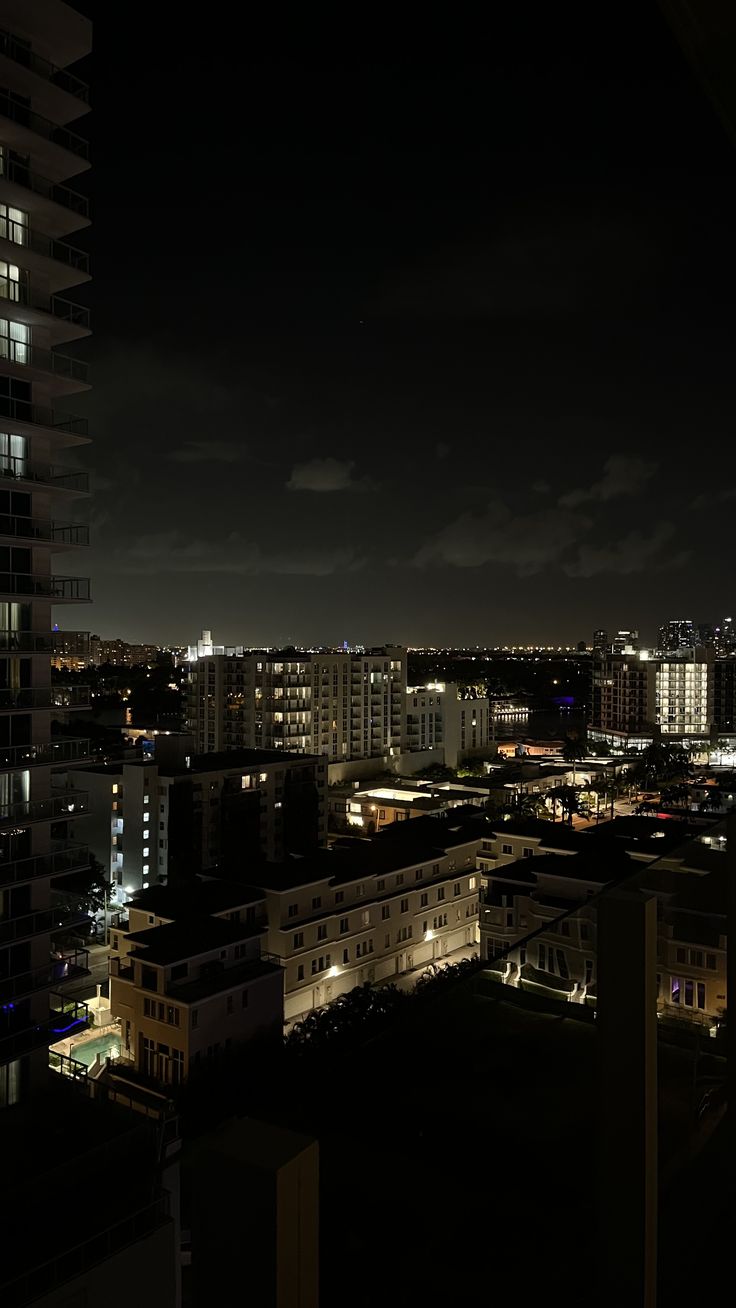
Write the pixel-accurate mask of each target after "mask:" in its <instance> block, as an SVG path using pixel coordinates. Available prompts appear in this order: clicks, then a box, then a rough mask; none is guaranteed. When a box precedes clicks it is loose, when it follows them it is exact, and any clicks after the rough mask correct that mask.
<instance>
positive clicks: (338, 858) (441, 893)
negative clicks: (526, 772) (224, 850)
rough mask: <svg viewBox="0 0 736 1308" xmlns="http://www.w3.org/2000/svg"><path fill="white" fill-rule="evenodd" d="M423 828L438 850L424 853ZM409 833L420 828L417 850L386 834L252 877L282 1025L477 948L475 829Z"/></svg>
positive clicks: (442, 824)
mask: <svg viewBox="0 0 736 1308" xmlns="http://www.w3.org/2000/svg"><path fill="white" fill-rule="evenodd" d="M428 822H429V823H432V826H431V827H430V828H429V830H431V831H433V832H435V834H436V835H438V836H439V838H440V840H441V843H440V840H438V843H437V844H434V843H428V841H427V837H426V832H427V830H428V828H427V825H426V824H427V823H428ZM413 827H418V828H423V829H422V831H421V832H420V833H419V836H418V838H417V840H412V839H410V838H404V839H399V838H394V837H393V835H390V834H389V833H388V832H385V833H383V834H381V835H380V836H378V837H376V838H375V839H374V840H371V841H356V842H354V843H351V844H350V845H348V846H345V847H343V848H339V847H335V848H333V849H332V850H329V851H323V853H322V854H321V855H320V856H318V857H317V858H316V859H311V860H306V859H305V860H300V859H293V860H287V862H286V864H282V865H280V866H274V867H272V868H268V869H265V870H258V871H257V872H256V873H255V875H257V876H258V878H259V879H260V884H261V887H262V889H263V892H264V895H265V898H266V910H267V915H268V944H267V949H268V952H269V954H271V955H273V956H275V957H277V958H279V959H280V960H281V962H282V964H283V967H284V991H285V1001H284V1013H285V1017H286V1018H287V1019H291V1018H295V1017H299V1016H300V1015H301V1014H304V1013H307V1012H309V1011H310V1010H311V1009H313V1008H318V1007H320V1005H322V1004H326V1003H329V1002H330V1000H332V999H335V998H337V996H338V995H340V994H344V993H345V992H346V991H347V990H352V988H353V987H354V986H357V985H361V984H363V983H365V982H374V981H380V980H382V979H383V978H386V977H393V976H400V975H402V974H403V973H405V972H410V971H412V969H414V968H417V967H420V966H422V965H424V964H426V963H429V962H431V961H432V960H433V959H440V958H445V957H446V956H447V955H448V954H450V953H452V951H453V950H456V949H460V948H462V947H464V946H475V945H476V944H477V941H478V888H479V878H478V874H477V872H476V866H475V857H476V850H477V848H478V843H479V834H478V827H477V825H475V824H471V825H469V826H468V825H466V824H463V825H462V826H460V825H458V827H457V828H455V829H454V830H453V828H452V825H451V822H450V820H444V819H437V820H433V819H424V820H423V821H422V820H421V819H420V820H418V821H417V822H411V823H405V824H402V828H403V829H404V831H405V830H406V829H407V828H413ZM443 832H444V837H443Z"/></svg>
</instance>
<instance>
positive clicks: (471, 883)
mask: <svg viewBox="0 0 736 1308" xmlns="http://www.w3.org/2000/svg"><path fill="white" fill-rule="evenodd" d="M468 890H475V877H469V878H468Z"/></svg>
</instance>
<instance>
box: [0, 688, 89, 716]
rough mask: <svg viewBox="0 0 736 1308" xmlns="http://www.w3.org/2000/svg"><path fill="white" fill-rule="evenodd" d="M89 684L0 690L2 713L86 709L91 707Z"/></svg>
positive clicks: (0, 709)
mask: <svg viewBox="0 0 736 1308" xmlns="http://www.w3.org/2000/svg"><path fill="white" fill-rule="evenodd" d="M90 703H91V700H90V689H89V686H44V687H41V688H39V687H33V686H21V687H11V688H8V687H6V688H5V689H3V690H0V713H18V712H22V711H23V710H24V709H86V708H89V707H90Z"/></svg>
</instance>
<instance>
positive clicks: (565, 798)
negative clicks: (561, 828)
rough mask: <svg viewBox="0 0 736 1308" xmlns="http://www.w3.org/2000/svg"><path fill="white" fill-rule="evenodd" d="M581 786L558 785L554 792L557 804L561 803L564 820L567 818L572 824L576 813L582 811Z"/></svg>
mask: <svg viewBox="0 0 736 1308" xmlns="http://www.w3.org/2000/svg"><path fill="white" fill-rule="evenodd" d="M580 794H581V791H580V787H579V786H557V788H556V790H554V792H553V799H554V802H555V804H559V806H560V808H561V810H562V821H563V822H564V821H565V820H567V822H568V824H569V825H570V826H572V819H573V816H574V814H575V813H578V814H580V813H582V809H581V807H580Z"/></svg>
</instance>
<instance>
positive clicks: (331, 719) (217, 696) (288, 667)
mask: <svg viewBox="0 0 736 1308" xmlns="http://www.w3.org/2000/svg"><path fill="white" fill-rule="evenodd" d="M189 692H190V693H189V730H190V731H191V732H192V734H193V736H194V739H195V747H196V751H197V753H201V754H204V753H209V752H213V751H218V752H219V751H220V750H230V749H285V750H294V751H297V752H299V753H307V754H323V755H326V756H327V758H328V760H329V761H330V762H335V763H336V762H343V761H347V760H350V759H362V758H380V757H384V756H385V757H388V756H393V755H396V754H399V753H400V752H401V749H402V747H403V736H404V723H405V714H406V706H405V702H404V701H405V699H406V651H405V650H403V649H399V648H396V647H391V646H387V647H384V648H381V649H373V650H365V651H349V652H347V651H342V650H341V651H319V652H310V651H302V650H299V651H296V650H284V651H279V652H274V651H273V650H257V651H251V652H247V653H242V654H241V653H232V654H211V655H206V656H204V657H201V658H197V659H196V660H194V661H192V663H191V672H190V686H189Z"/></svg>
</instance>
